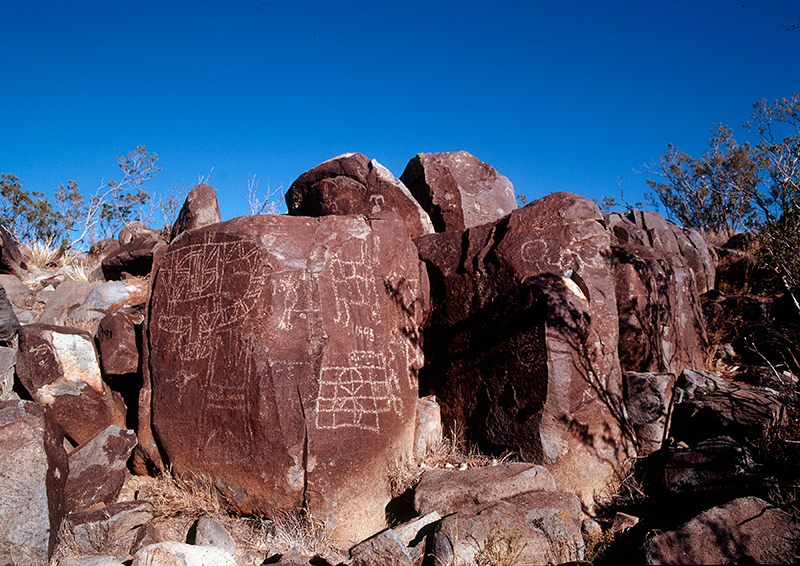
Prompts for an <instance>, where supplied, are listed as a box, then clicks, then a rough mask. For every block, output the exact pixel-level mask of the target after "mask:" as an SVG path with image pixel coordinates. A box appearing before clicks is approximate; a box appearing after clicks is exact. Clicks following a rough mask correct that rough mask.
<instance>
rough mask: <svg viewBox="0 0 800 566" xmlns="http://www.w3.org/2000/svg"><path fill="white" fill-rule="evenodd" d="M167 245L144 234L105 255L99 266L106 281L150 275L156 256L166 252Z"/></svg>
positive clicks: (152, 236)
mask: <svg viewBox="0 0 800 566" xmlns="http://www.w3.org/2000/svg"><path fill="white" fill-rule="evenodd" d="M166 248H167V243H166V242H164V240H162V239H161V238H160V237H158V236H154V235H152V234H149V233H147V234H145V235H142V236H141V237H138V238H136V239H134V240H131V241H130V242H128V243H126V244H123V245H121V246H120V247H119V248H118V249H117V250H116V251H114V252H111V253H110V254H109V255H107V256H106V257H105V258H104V259H103V262H102V263H101V264H100V265H101V267H102V268H103V276H104V277H105V279H106V281H118V280H120V279H125V278H128V277H144V276H147V275H149V274H150V271H151V269H152V267H153V262H154V261H155V258H156V256H158V255H159V254H163V253H164V252H165V251H166Z"/></svg>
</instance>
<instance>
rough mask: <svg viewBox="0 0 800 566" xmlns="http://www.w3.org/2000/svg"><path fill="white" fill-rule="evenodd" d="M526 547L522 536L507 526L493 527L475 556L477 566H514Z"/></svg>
mask: <svg viewBox="0 0 800 566" xmlns="http://www.w3.org/2000/svg"><path fill="white" fill-rule="evenodd" d="M526 546H527V545H526V544H525V543H524V542H523V541H522V535H521V534H520V533H519V531H517V530H516V529H514V528H513V527H511V526H509V525H505V524H502V525H495V526H493V527H492V528H491V529H490V530H489V536H487V537H486V542H485V543H484V544H483V545H482V547H481V548H480V549H479V550H478V554H476V555H475V564H476V565H477V566H515V565H516V564H519V557H520V555H521V554H522V551H523V550H525V547H526Z"/></svg>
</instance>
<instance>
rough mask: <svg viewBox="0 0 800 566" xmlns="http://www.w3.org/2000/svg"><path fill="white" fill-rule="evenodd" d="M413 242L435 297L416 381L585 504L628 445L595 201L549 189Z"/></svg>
mask: <svg viewBox="0 0 800 566" xmlns="http://www.w3.org/2000/svg"><path fill="white" fill-rule="evenodd" d="M415 242H416V243H417V246H418V248H419V250H420V256H421V257H422V258H423V260H424V261H425V262H426V263H427V265H428V269H429V274H430V278H431V289H432V291H431V293H432V303H433V305H434V310H433V312H432V316H431V322H430V324H429V327H428V328H427V330H426V355H427V357H428V364H427V366H426V372H425V374H424V376H423V377H424V378H426V379H424V380H423V383H424V385H425V387H426V388H429V389H430V393H434V394H436V396H437V398H439V400H440V402H441V404H442V416H443V418H444V420H445V421H446V422H449V423H453V422H460V423H462V424H464V425H465V426H466V428H467V431H468V433H469V434H470V435H471V437H472V439H473V440H475V441H477V442H479V443H480V444H481V445H482V446H483V447H484V449H490V450H494V451H497V450H498V449H499V450H502V449H512V450H516V451H519V452H520V453H521V454H522V456H523V458H524V459H526V460H528V461H533V462H538V463H545V464H547V465H548V466H549V467H550V469H551V471H552V472H553V474H554V476H555V478H556V484H557V485H558V486H559V489H562V490H569V491H575V492H576V493H579V494H581V495H582V497H583V498H584V503H585V504H587V505H590V504H591V501H592V497H593V496H592V493H593V492H596V493H600V492H601V491H602V489H603V488H604V484H605V483H606V482H607V481H608V479H609V478H610V477H611V475H613V466H614V463H615V461H616V460H617V458H623V457H624V454H625V451H626V446H627V442H626V441H625V439H624V438H623V430H622V428H621V426H622V425H621V423H622V422H623V421H624V412H623V409H622V383H621V372H620V368H619V360H618V358H617V351H616V348H615V345H616V344H617V305H616V301H615V298H614V297H615V295H614V280H613V275H612V272H611V262H610V240H609V234H608V232H607V231H606V229H605V228H604V226H603V224H602V217H601V216H600V212H599V210H598V209H597V206H596V205H595V204H594V203H592V202H591V201H589V200H588V199H584V198H582V197H578V196H576V195H572V194H569V193H554V194H552V195H549V196H548V197H545V198H543V199H540V200H537V201H534V202H532V203H531V204H529V205H528V206H526V207H525V208H522V209H519V210H516V211H514V212H513V213H512V214H511V215H510V216H509V217H508V218H506V219H504V220H502V221H500V222H498V223H495V224H489V225H484V226H480V227H477V228H473V229H471V230H468V231H466V232H465V233H463V234H461V233H453V232H449V233H444V234H435V235H431V236H423V237H421V238H417V240H415ZM427 392H428V391H425V390H424V388H423V393H427Z"/></svg>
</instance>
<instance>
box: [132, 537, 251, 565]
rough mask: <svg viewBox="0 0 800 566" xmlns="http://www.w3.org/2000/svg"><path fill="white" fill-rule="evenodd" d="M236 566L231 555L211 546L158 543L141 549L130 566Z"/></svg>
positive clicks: (168, 542) (169, 542)
mask: <svg viewBox="0 0 800 566" xmlns="http://www.w3.org/2000/svg"><path fill="white" fill-rule="evenodd" d="M212 565H213V566H236V561H235V560H234V559H233V556H231V553H230V552H228V551H226V550H223V549H221V548H216V547H213V546H193V545H191V544H184V543H182V542H172V541H167V542H159V543H157V544H151V545H149V546H145V547H143V548H141V549H140V550H139V551H138V552H137V553H136V554H134V556H133V562H132V563H131V566H212Z"/></svg>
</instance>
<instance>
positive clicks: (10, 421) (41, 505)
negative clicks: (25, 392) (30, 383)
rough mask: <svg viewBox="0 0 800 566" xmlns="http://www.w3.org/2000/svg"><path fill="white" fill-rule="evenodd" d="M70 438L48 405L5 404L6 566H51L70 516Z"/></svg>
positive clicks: (1, 485) (1, 519) (1, 559)
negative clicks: (63, 525)
mask: <svg viewBox="0 0 800 566" xmlns="http://www.w3.org/2000/svg"><path fill="white" fill-rule="evenodd" d="M63 441H64V435H63V432H62V431H61V427H59V426H58V425H57V424H56V423H55V421H54V420H53V419H51V418H50V416H49V415H48V414H47V410H46V409H45V407H44V406H42V405H40V404H38V403H32V402H30V401H19V400H17V401H13V400H12V401H0V454H2V455H3V456H2V458H0V564H47V563H48V560H49V558H50V556H51V555H52V553H53V549H54V547H55V543H56V536H57V535H58V528H59V526H60V525H61V521H62V519H63V518H64V515H65V514H66V511H65V508H64V484H65V482H66V481H67V470H68V464H67V453H66V452H65V451H64V447H63Z"/></svg>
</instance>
